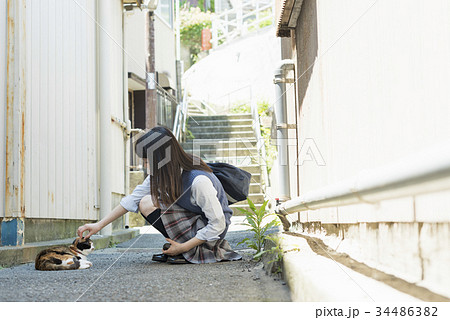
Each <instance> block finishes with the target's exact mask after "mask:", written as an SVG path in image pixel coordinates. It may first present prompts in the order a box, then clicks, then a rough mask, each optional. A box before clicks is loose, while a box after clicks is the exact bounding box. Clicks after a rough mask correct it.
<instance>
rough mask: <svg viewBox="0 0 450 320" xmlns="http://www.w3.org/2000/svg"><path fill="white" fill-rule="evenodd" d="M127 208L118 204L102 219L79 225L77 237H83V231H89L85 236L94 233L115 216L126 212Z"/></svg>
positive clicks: (114, 218)
mask: <svg viewBox="0 0 450 320" xmlns="http://www.w3.org/2000/svg"><path fill="white" fill-rule="evenodd" d="M127 212H128V210H127V209H125V208H124V207H122V206H121V205H120V204H119V205H118V206H117V207H115V208H114V209H113V210H112V211H111V212H110V213H109V214H108V215H107V216H106V217H104V218H103V219H102V220H100V221H98V222H96V223H87V224H85V225H84V226H81V227H79V228H78V231H77V234H78V236H79V237H83V233H84V232H85V231H89V233H88V234H87V236H86V237H85V238H89V237H90V236H92V235H93V234H96V233H97V232H99V231H100V230H102V229H103V228H104V227H106V226H107V225H108V224H110V223H111V222H113V221H114V220H116V219H117V218H120V217H121V216H123V215H124V214H125V213H127Z"/></svg>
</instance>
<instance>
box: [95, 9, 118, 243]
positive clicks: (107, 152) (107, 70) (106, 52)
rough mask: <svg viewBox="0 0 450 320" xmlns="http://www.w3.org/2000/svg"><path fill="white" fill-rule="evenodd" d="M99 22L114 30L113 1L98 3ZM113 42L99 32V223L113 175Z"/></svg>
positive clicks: (106, 208) (106, 229) (106, 206)
mask: <svg viewBox="0 0 450 320" xmlns="http://www.w3.org/2000/svg"><path fill="white" fill-rule="evenodd" d="M97 5H98V7H97V15H98V22H99V25H101V26H102V27H103V28H105V29H106V30H114V27H115V26H114V17H115V14H114V11H115V9H116V8H115V5H116V3H115V1H98V2H97ZM115 51H116V48H115V46H114V42H113V40H112V39H110V37H109V36H108V34H107V33H106V32H103V31H102V30H100V29H98V53H97V54H98V59H97V61H98V103H99V109H100V110H99V117H100V119H99V124H100V219H102V218H104V217H105V216H106V215H107V214H108V213H109V212H111V185H112V181H111V175H112V152H111V145H112V138H111V136H112V130H111V106H112V105H114V104H115V103H116V102H114V101H113V100H114V95H112V94H111V93H112V92H114V89H115V88H114V79H113V78H114V77H112V75H111V70H114V68H115V66H114V53H115ZM111 233H112V226H111V224H109V225H107V226H106V227H104V228H103V229H102V230H101V234H102V235H111Z"/></svg>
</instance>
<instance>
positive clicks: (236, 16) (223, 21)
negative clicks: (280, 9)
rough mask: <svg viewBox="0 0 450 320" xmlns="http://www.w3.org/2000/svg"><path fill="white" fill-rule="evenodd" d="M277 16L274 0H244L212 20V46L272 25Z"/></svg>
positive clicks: (215, 46)
mask: <svg viewBox="0 0 450 320" xmlns="http://www.w3.org/2000/svg"><path fill="white" fill-rule="evenodd" d="M274 17H275V1H274V0H259V1H258V0H244V1H241V2H239V5H238V6H236V7H234V8H232V9H230V10H227V11H224V12H223V13H221V14H220V15H218V16H216V17H215V18H214V19H213V21H212V40H211V43H212V46H213V48H217V47H218V46H220V45H222V44H225V43H227V42H229V41H231V40H233V39H235V38H237V37H239V36H241V35H245V34H247V33H249V32H252V31H256V30H258V29H260V28H262V27H265V26H269V25H272V24H273V23H274Z"/></svg>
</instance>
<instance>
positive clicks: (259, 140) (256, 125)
mask: <svg viewBox="0 0 450 320" xmlns="http://www.w3.org/2000/svg"><path fill="white" fill-rule="evenodd" d="M250 108H251V114H252V118H253V125H252V127H253V132H254V133H255V136H256V149H257V150H258V155H259V161H260V166H261V171H262V175H263V181H264V190H265V189H266V188H267V187H268V186H269V175H268V173H267V154H266V146H265V143H264V140H263V137H262V136H261V121H260V117H259V114H258V106H257V104H256V102H255V101H254V99H252V100H251V102H250Z"/></svg>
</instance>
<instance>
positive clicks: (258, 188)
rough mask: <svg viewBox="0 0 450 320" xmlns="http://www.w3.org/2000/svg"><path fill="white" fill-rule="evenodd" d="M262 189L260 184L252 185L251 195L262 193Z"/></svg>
mask: <svg viewBox="0 0 450 320" xmlns="http://www.w3.org/2000/svg"><path fill="white" fill-rule="evenodd" d="M262 191H263V190H262V187H261V185H260V184H259V183H250V188H249V193H261V192H262Z"/></svg>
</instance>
